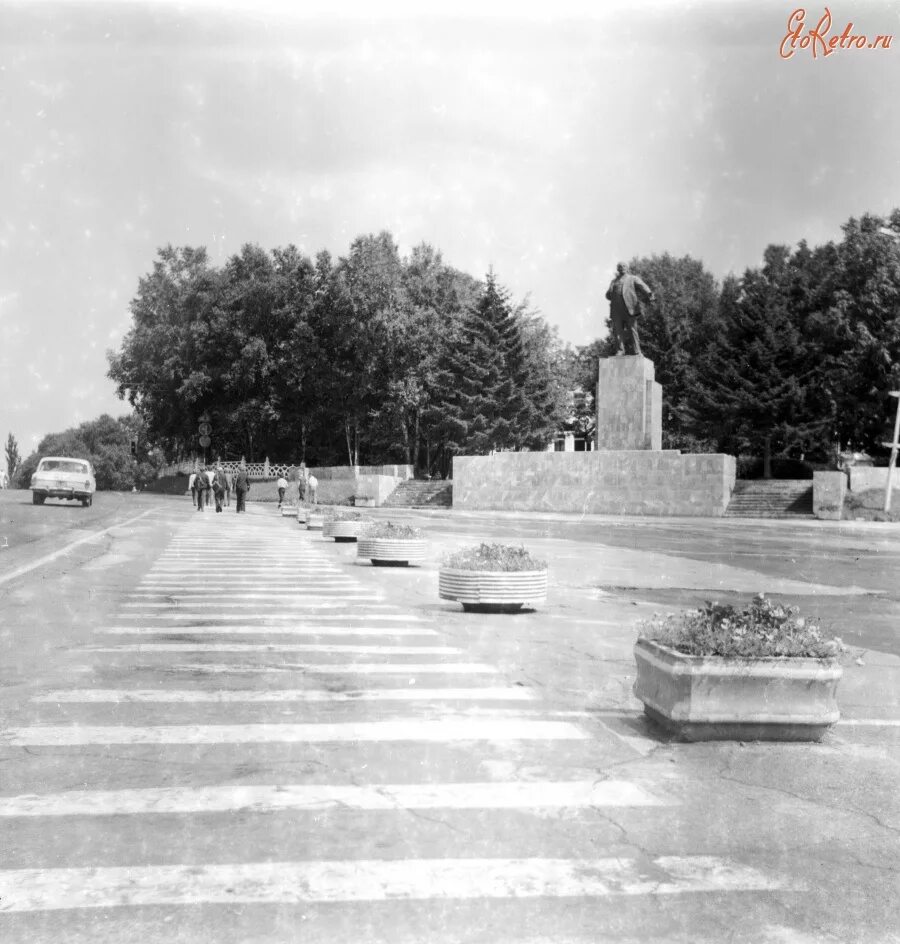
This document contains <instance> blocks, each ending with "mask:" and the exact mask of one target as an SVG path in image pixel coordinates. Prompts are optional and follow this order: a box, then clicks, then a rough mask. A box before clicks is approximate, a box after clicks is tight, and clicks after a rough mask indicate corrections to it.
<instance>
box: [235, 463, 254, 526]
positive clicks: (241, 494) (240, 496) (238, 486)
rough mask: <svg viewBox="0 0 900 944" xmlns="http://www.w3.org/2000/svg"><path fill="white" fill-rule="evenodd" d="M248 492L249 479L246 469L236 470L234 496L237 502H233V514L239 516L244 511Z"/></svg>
mask: <svg viewBox="0 0 900 944" xmlns="http://www.w3.org/2000/svg"><path fill="white" fill-rule="evenodd" d="M249 491H250V477H249V476H248V475H247V470H246V469H238V473H237V475H236V476H235V477H234V494H235V495H236V496H237V501H236V502H235V505H236V507H235V513H236V514H238V515H239V514H240V513H241V512H242V511H246V510H247V507H246V505H245V499H246V497H247V492H249Z"/></svg>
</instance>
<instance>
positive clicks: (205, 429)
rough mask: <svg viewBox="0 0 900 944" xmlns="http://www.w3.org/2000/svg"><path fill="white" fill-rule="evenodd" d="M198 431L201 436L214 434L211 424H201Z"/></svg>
mask: <svg viewBox="0 0 900 944" xmlns="http://www.w3.org/2000/svg"><path fill="white" fill-rule="evenodd" d="M197 430H198V432H199V433H200V435H201V436H208V435H209V434H210V433H211V432H212V426H210V424H209V423H200V425H199V426H198V427H197Z"/></svg>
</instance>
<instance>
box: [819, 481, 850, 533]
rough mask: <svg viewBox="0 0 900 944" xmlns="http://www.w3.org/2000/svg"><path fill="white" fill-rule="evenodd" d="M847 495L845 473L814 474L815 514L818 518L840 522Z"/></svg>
mask: <svg viewBox="0 0 900 944" xmlns="http://www.w3.org/2000/svg"><path fill="white" fill-rule="evenodd" d="M846 494H847V476H846V475H845V474H844V473H843V472H813V514H814V515H815V516H816V517H817V518H823V519H827V520H832V521H840V519H841V515H842V514H843V511H844V496H845V495H846Z"/></svg>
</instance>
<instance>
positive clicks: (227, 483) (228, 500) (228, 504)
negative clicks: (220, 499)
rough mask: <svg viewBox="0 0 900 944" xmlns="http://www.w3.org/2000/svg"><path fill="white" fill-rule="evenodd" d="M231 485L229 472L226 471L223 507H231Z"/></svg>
mask: <svg viewBox="0 0 900 944" xmlns="http://www.w3.org/2000/svg"><path fill="white" fill-rule="evenodd" d="M231 487H232V483H231V473H230V472H226V473H225V507H226V508H230V507H231Z"/></svg>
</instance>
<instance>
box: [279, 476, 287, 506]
mask: <svg viewBox="0 0 900 944" xmlns="http://www.w3.org/2000/svg"><path fill="white" fill-rule="evenodd" d="M285 491H287V479H286V478H285V477H284V476H283V475H282V476H281V477H280V478H279V479H278V507H279V508H280V507H281V506H282V504H283V503H284V493H285Z"/></svg>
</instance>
